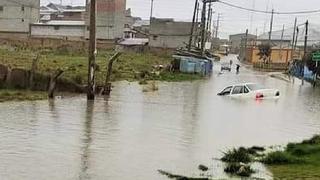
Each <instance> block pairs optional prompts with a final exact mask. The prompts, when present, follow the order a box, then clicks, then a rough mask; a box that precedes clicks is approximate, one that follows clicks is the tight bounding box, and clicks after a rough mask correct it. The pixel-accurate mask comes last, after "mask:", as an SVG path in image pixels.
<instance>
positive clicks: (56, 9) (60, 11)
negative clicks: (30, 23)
mask: <svg viewBox="0 0 320 180" xmlns="http://www.w3.org/2000/svg"><path fill="white" fill-rule="evenodd" d="M85 14H86V7H85V6H63V5H60V4H53V3H50V4H48V5H47V6H41V7H40V21H41V22H46V21H49V20H62V21H84V20H85Z"/></svg>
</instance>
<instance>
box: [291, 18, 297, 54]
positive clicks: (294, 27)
mask: <svg viewBox="0 0 320 180" xmlns="http://www.w3.org/2000/svg"><path fill="white" fill-rule="evenodd" d="M296 28H297V18H295V19H294V26H293V38H292V48H291V60H293V54H294V52H295V50H296V49H295V48H294V42H295V38H296Z"/></svg>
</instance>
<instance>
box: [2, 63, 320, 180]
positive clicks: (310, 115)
mask: <svg viewBox="0 0 320 180" xmlns="http://www.w3.org/2000/svg"><path fill="white" fill-rule="evenodd" d="M217 69H219V68H218V67H217ZM216 73H217V72H215V74H216ZM215 74H214V75H213V77H212V78H211V79H210V80H204V81H197V82H192V83H191V82H183V83H161V84H159V86H160V89H159V91H157V92H150V93H142V88H141V87H140V86H139V85H138V84H136V83H126V82H122V83H118V84H116V86H115V89H114V91H113V92H112V96H111V97H110V99H109V101H108V102H106V101H105V100H104V99H102V98H101V99H97V100H96V101H95V102H90V101H89V102H87V101H86V98H85V97H84V96H79V97H73V98H66V99H60V100H56V101H37V102H7V103H1V104H0V116H1V120H0V162H1V163H0V177H1V179H26V180H33V179H81V180H84V179H119V180H120V179H121V180H126V179H128V180H131V179H142V180H144V179H145V180H147V179H148V180H149V179H166V178H165V177H163V176H161V175H159V174H158V173H157V170H158V169H164V170H168V171H172V172H175V173H178V174H187V175H194V174H198V172H197V171H195V170H196V168H197V166H198V165H199V164H207V165H210V166H211V167H213V170H212V172H213V173H214V175H215V176H216V177H217V178H219V177H220V178H227V176H226V175H225V174H223V172H222V167H223V164H221V163H219V162H214V161H213V160H212V158H218V157H220V156H221V152H222V151H225V150H227V149H228V148H232V147H238V146H252V145H266V146H269V145H274V144H285V143H287V142H289V141H299V140H302V139H304V138H307V137H309V136H311V135H313V134H315V133H317V132H319V128H320V120H319V118H318V117H319V112H320V111H319V110H320V106H319V105H320V103H319V102H320V101H319V97H320V92H319V90H315V89H313V88H312V87H311V86H308V85H306V86H303V87H301V86H300V85H299V84H289V83H286V82H283V81H280V80H276V79H272V78H269V77H268V76H267V75H266V74H264V73H255V72H252V71H251V70H248V69H247V70H246V69H244V68H242V69H241V72H240V74H239V75H236V74H235V73H234V72H231V73H225V74H222V75H219V76H217V75H215ZM244 81H251V82H260V83H262V84H265V85H266V86H269V87H276V88H278V89H280V91H281V94H282V97H281V98H280V99H279V100H268V101H255V100H235V99H229V98H225V97H218V96H216V93H217V92H219V91H220V90H221V89H222V88H223V87H225V86H227V85H229V84H231V83H239V82H244ZM296 83H299V82H298V81H296ZM258 166H259V165H258ZM257 176H259V177H268V172H267V170H265V169H264V168H263V167H260V168H259V174H258V175H257Z"/></svg>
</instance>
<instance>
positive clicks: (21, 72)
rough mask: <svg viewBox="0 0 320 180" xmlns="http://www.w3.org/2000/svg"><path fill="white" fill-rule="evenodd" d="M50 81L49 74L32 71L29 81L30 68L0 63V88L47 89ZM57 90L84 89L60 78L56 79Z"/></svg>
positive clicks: (75, 91)
mask: <svg viewBox="0 0 320 180" xmlns="http://www.w3.org/2000/svg"><path fill="white" fill-rule="evenodd" d="M49 83H50V74H49V73H48V74H41V73H34V74H33V76H32V81H31V72H30V70H26V69H21V68H12V69H11V68H10V67H9V66H5V65H1V64H0V88H8V89H29V90H32V91H47V90H48V87H49ZM56 90H57V91H65V92H74V93H83V92H85V91H86V88H85V87H84V86H81V85H79V84H77V83H75V82H72V81H70V80H67V79H64V78H61V79H58V81H57V86H56Z"/></svg>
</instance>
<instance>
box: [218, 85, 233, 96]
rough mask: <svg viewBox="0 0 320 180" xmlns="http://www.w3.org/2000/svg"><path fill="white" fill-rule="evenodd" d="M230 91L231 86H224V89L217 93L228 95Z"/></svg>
mask: <svg viewBox="0 0 320 180" xmlns="http://www.w3.org/2000/svg"><path fill="white" fill-rule="evenodd" d="M231 91H232V86H228V87H226V88H224V90H222V91H221V92H220V93H219V94H218V95H220V96H229V95H230V93H231Z"/></svg>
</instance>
